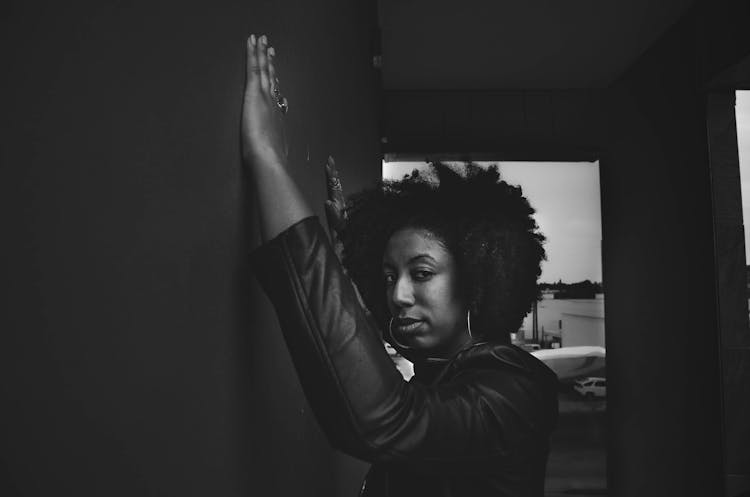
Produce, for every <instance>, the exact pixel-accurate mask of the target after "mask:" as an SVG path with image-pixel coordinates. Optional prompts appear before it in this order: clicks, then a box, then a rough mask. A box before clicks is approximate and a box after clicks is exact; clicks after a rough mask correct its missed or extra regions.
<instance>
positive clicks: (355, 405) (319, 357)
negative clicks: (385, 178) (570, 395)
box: [242, 37, 548, 473]
mask: <svg viewBox="0 0 750 497" xmlns="http://www.w3.org/2000/svg"><path fill="white" fill-rule="evenodd" d="M247 47H248V56H247V83H246V88H245V98H244V103H243V115H242V153H243V161H244V163H245V165H246V167H247V170H248V173H249V174H250V178H251V180H252V182H253V184H254V188H255V195H256V197H257V199H258V204H259V214H260V221H261V235H262V238H263V240H264V244H263V245H262V246H261V247H260V249H258V250H257V251H256V252H255V253H254V254H253V265H254V267H255V273H256V275H257V277H258V279H259V281H260V283H261V285H262V286H263V288H264V290H265V291H266V294H267V295H268V296H269V298H270V300H271V302H272V303H273V305H274V307H275V308H276V314H277V316H278V319H279V322H280V324H281V329H282V332H283V334H284V338H285V340H286V343H287V346H288V349H289V352H290V354H291V356H292V359H293V362H294V365H295V368H296V369H297V372H298V376H299V379H300V382H301V383H302V386H303V388H304V391H305V394H306V396H307V399H308V401H309V402H310V405H311V407H312V408H313V411H314V412H315V415H316V417H317V419H318V422H319V423H320V425H321V427H322V428H323V431H324V432H325V433H326V435H327V437H328V439H329V441H330V442H331V443H332V444H333V445H334V446H336V447H338V448H339V449H341V450H343V451H345V452H347V453H349V454H351V455H354V456H356V457H359V458H361V459H365V460H369V461H373V462H382V463H394V462H398V463H403V464H409V465H413V466H414V467H416V468H418V469H422V470H424V471H431V472H436V473H441V472H443V471H453V472H456V471H458V472H476V471H477V464H478V463H479V464H494V463H496V462H497V461H498V460H503V461H506V463H510V462H513V461H520V462H518V464H521V465H523V463H524V461H525V454H526V453H529V454H530V453H531V452H529V451H531V450H532V449H533V448H534V447H539V446H541V445H543V444H546V438H545V437H546V436H547V434H548V427H547V426H546V424H545V423H543V422H541V421H538V420H537V419H538V418H539V414H540V413H541V412H542V411H543V410H544V402H545V400H544V399H545V397H544V395H543V394H542V392H539V391H538V389H536V388H535V386H536V383H537V381H536V379H535V377H534V374H533V372H531V371H529V370H526V369H525V368H523V367H519V366H515V365H510V366H507V367H505V366H502V365H501V366H497V365H492V366H486V367H485V366H482V367H480V368H478V369H477V370H472V371H467V372H464V373H461V374H456V375H455V376H454V377H453V378H452V379H451V380H450V381H447V382H445V383H441V385H439V386H426V385H420V384H417V383H415V382H410V383H407V382H405V381H404V380H403V378H402V377H401V375H400V373H399V372H398V370H397V369H396V367H395V365H394V364H393V362H392V361H391V359H390V358H389V357H388V354H387V353H386V352H385V350H384V348H383V343H382V339H381V337H380V333H379V331H378V330H377V328H376V327H375V326H374V324H373V322H372V320H371V319H369V318H368V317H367V315H366V313H365V311H364V309H363V306H362V305H361V303H360V302H359V299H358V296H357V293H356V291H355V289H354V286H353V285H352V282H351V280H350V279H349V277H348V276H347V275H346V274H345V272H344V270H343V268H342V266H341V264H340V262H339V259H338V257H337V255H336V253H335V251H334V248H333V246H332V245H331V243H330V241H329V239H328V237H327V236H326V235H325V233H324V231H323V229H322V227H321V226H320V224H319V222H318V220H317V218H315V217H313V212H312V209H311V208H310V207H309V206H308V204H307V203H306V201H305V200H304V198H303V197H302V195H301V193H300V192H299V190H298V189H297V187H296V185H295V184H294V182H293V180H292V178H291V176H290V175H289V173H288V170H287V166H288V164H287V155H286V150H285V141H284V132H283V112H282V109H281V108H280V106H279V105H278V98H279V97H278V96H277V95H276V94H274V89H273V85H274V84H276V83H275V81H276V80H275V70H274V67H273V58H274V55H275V54H274V51H273V50H271V49H269V48H268V47H267V40H266V38H265V37H261V38H259V39H258V40H255V38H254V37H251V38H250V40H249V41H248V45H247ZM282 102H283V101H282ZM331 166H332V164H331ZM493 364H494V363H493ZM529 457H530V456H529ZM456 463H459V464H456Z"/></svg>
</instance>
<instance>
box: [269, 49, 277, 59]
mask: <svg viewBox="0 0 750 497" xmlns="http://www.w3.org/2000/svg"><path fill="white" fill-rule="evenodd" d="M268 55H270V56H271V57H275V56H276V50H274V49H273V47H271V48H269V49H268Z"/></svg>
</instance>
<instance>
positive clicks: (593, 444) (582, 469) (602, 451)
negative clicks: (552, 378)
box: [545, 392, 607, 497]
mask: <svg viewBox="0 0 750 497" xmlns="http://www.w3.org/2000/svg"><path fill="white" fill-rule="evenodd" d="M559 399H560V417H559V419H558V424H557V429H556V430H555V431H554V432H553V433H552V437H551V439H550V454H549V459H548V461H547V477H546V481H545V497H562V496H565V497H583V496H590V495H607V452H606V401H605V400H585V399H583V398H581V397H580V396H578V394H576V393H573V392H561V393H560V397H559Z"/></svg>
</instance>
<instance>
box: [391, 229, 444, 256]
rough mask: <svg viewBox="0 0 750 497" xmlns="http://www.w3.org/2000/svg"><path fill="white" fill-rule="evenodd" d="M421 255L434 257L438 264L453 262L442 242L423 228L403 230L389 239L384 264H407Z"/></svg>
mask: <svg viewBox="0 0 750 497" xmlns="http://www.w3.org/2000/svg"><path fill="white" fill-rule="evenodd" d="M421 255H426V256H429V257H432V258H433V259H435V260H436V261H437V262H447V261H450V260H452V256H451V254H450V252H448V250H447V249H446V248H445V245H444V244H443V242H442V240H441V239H440V238H438V237H437V236H436V235H435V234H434V233H432V232H431V231H428V230H426V229H422V228H402V229H400V230H398V231H396V232H395V233H393V235H391V237H390V238H389V239H388V243H387V244H386V246H385V252H384V253H383V262H390V263H396V264H405V263H408V262H410V261H411V260H412V259H413V258H415V257H418V256H421Z"/></svg>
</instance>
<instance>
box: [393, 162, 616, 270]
mask: <svg viewBox="0 0 750 497" xmlns="http://www.w3.org/2000/svg"><path fill="white" fill-rule="evenodd" d="M480 164H492V163H489V162H488V163H480ZM497 164H498V165H499V166H500V174H501V175H502V178H503V179H504V180H505V181H507V182H508V183H511V184H514V185H520V186H521V188H522V189H523V193H524V196H525V197H526V198H527V199H528V200H529V202H530V203H531V205H532V207H534V208H535V209H536V211H537V213H536V215H535V217H536V221H537V224H539V227H540V231H541V232H542V233H544V235H545V236H546V237H547V243H546V244H545V249H546V251H547V259H548V260H547V261H546V262H544V263H543V265H542V275H541V277H540V281H542V282H546V283H551V282H556V281H558V280H560V279H561V280H563V281H564V282H567V283H574V282H577V281H583V280H591V281H602V263H601V261H602V256H601V239H602V228H601V227H602V221H601V202H600V196H599V163H598V162H595V163H591V162H499V163H497ZM417 166H418V167H424V163H415V162H388V163H384V164H383V177H384V178H386V179H400V178H402V177H403V176H404V174H408V173H409V172H411V171H412V170H413V169H414V168H415V167H417Z"/></svg>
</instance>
